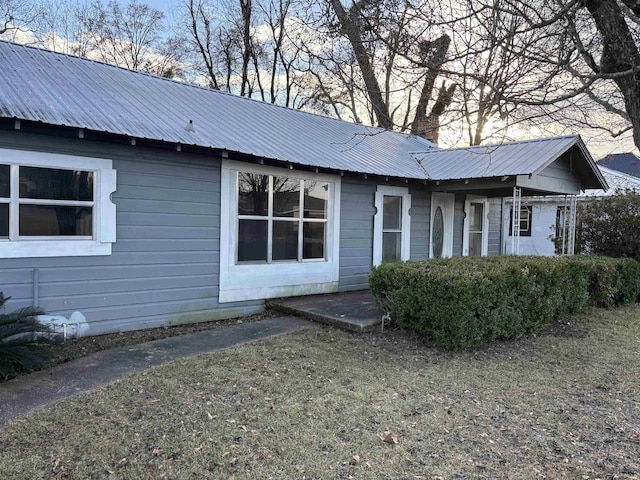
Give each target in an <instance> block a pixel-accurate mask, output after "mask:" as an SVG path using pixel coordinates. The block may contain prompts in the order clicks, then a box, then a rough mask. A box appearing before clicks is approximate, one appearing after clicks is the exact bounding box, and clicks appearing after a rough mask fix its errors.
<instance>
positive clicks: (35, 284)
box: [32, 268, 40, 308]
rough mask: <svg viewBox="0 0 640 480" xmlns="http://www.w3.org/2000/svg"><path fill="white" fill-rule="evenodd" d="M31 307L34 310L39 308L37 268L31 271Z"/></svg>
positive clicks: (38, 275)
mask: <svg viewBox="0 0 640 480" xmlns="http://www.w3.org/2000/svg"><path fill="white" fill-rule="evenodd" d="M32 273H33V306H34V308H37V307H39V306H40V305H39V303H40V298H39V297H40V292H39V286H40V285H39V277H40V273H39V271H38V269H37V268H34V269H33V272H32Z"/></svg>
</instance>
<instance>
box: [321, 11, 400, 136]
mask: <svg viewBox="0 0 640 480" xmlns="http://www.w3.org/2000/svg"><path fill="white" fill-rule="evenodd" d="M331 6H332V7H333V10H334V12H335V13H336V15H337V17H338V20H339V21H340V30H341V31H342V33H343V34H344V35H345V36H346V37H347V38H348V39H349V43H351V47H352V48H353V52H354V53H355V56H356V61H357V62H358V66H359V67H360V72H361V73H362V78H363V80H364V83H365V86H366V88H367V96H368V97H369V101H370V102H371V106H372V107H373V111H374V112H375V115H376V120H377V123H378V126H380V127H382V128H386V129H389V130H390V129H391V128H393V121H392V120H391V115H389V105H387V104H386V103H385V101H384V99H383V98H382V91H381V90H380V84H379V83H378V79H377V78H376V74H375V71H374V69H373V66H372V65H371V60H370V59H369V54H368V53H367V49H366V48H365V47H364V42H363V41H362V34H361V32H362V20H361V19H360V11H359V6H358V4H357V3H354V4H353V6H352V7H351V8H350V9H349V13H347V12H346V11H345V9H344V7H343V6H342V4H341V3H340V0H331Z"/></svg>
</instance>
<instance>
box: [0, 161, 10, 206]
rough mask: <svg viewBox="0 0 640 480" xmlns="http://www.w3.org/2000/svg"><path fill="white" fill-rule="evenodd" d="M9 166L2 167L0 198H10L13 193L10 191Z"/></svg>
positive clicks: (0, 172)
mask: <svg viewBox="0 0 640 480" xmlns="http://www.w3.org/2000/svg"><path fill="white" fill-rule="evenodd" d="M10 169H11V167H9V165H0V197H4V198H9V197H10V196H11V191H10V190H9V185H10V184H9V178H10V175H9V172H10Z"/></svg>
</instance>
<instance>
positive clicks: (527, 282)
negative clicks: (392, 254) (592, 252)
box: [369, 256, 640, 350]
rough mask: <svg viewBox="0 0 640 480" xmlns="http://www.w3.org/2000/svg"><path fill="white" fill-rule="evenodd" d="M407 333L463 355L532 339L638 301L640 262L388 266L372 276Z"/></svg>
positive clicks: (496, 260) (521, 260) (504, 260)
mask: <svg viewBox="0 0 640 480" xmlns="http://www.w3.org/2000/svg"><path fill="white" fill-rule="evenodd" d="M369 285H370V287H371V291H372V292H373V294H374V295H375V297H376V299H377V301H378V303H379V304H380V305H381V306H382V307H383V308H385V309H386V310H388V311H390V312H391V315H392V317H393V318H394V319H395V320H396V321H397V322H398V323H399V324H400V325H401V326H404V327H410V328H413V329H415V330H417V331H418V332H420V333H422V334H424V335H427V336H430V337H432V338H433V339H435V341H436V342H437V344H438V345H439V346H441V347H443V348H446V349H451V350H457V349H461V348H466V347H471V346H474V345H480V344H483V343H486V342H489V341H491V340H496V339H508V338H516V337H521V336H523V335H528V334H530V333H533V332H535V331H537V330H539V329H541V328H542V327H543V326H544V325H546V324H548V323H549V322H551V321H552V320H553V319H554V318H556V317H557V316H559V315H564V314H569V313H576V312H579V311H581V310H582V309H584V308H585V306H586V305H587V304H593V305H598V306H603V307H610V306H614V305H620V304H625V303H631V302H635V301H637V299H638V295H639V293H640V263H638V262H636V261H635V260H631V259H611V258H605V257H553V258H551V257H546V258H545V257H514V256H500V257H483V258H477V257H476V258H469V257H465V258H462V257H457V258H451V259H443V260H430V261H426V262H401V263H388V264H382V265H380V266H378V267H374V269H373V272H372V274H371V276H370V278H369Z"/></svg>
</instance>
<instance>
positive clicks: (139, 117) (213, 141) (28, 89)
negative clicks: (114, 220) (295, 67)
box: [0, 42, 433, 179]
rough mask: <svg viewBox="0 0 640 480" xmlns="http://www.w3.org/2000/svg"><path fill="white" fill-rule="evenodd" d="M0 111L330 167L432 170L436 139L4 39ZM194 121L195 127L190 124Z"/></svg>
mask: <svg viewBox="0 0 640 480" xmlns="http://www.w3.org/2000/svg"><path fill="white" fill-rule="evenodd" d="M0 64H1V65H2V68H1V69H0V116H2V117H9V118H18V119H23V120H32V121H38V122H43V123H47V124H52V125H64V126H71V127H78V128H84V129H87V130H94V131H99V132H109V133H114V134H121V135H127V136H131V137H136V138H146V139H153V140H161V141H166V142H172V143H181V144H184V145H197V146H202V147H211V148H217V149H225V150H229V151H235V152H242V153H246V154H250V155H256V156H258V157H265V158H271V159H275V160H283V161H287V162H291V163H296V164H303V165H309V166H314V167H320V168H330V169H336V170H344V171H352V172H361V173H370V174H377V175H388V176H394V177H407V178H420V179H423V178H424V173H423V171H422V169H421V168H420V166H419V165H418V164H417V163H416V162H415V160H414V159H413V158H412V157H411V155H410V154H409V152H412V151H417V150H425V149H428V148H431V147H432V146H433V144H431V143H429V142H427V141H426V140H424V139H422V138H419V137H416V136H412V135H403V134H400V133H397V132H391V131H385V130H382V129H379V128H372V127H367V126H363V125H358V124H353V123H349V122H344V121H340V120H335V119H332V118H328V117H323V116H320V115H313V114H309V113H305V112H302V111H297V110H292V109H288V108H284V107H279V106H276V105H271V104H268V103H263V102H259V101H256V100H251V99H247V98H242V97H237V96H234V95H230V94H225V93H221V92H218V91H214V90H210V89H206V88H201V87H197V86H193V85H186V84H183V83H180V82H175V81H171V80H167V79H163V78H159V77H154V76H151V75H146V74H141V73H137V72H131V71H129V70H125V69H122V68H118V67H114V66H112V65H107V64H103V63H99V62H95V61H90V60H85V59H80V58H77V57H73V56H69V55H63V54H58V53H53V52H48V51H45V50H41V49H37V48H32V47H26V46H22V45H16V44H12V43H8V42H0ZM190 120H192V121H193V127H194V130H195V131H193V132H192V131H188V130H186V129H185V126H186V125H187V124H188V123H189V121H190Z"/></svg>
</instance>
